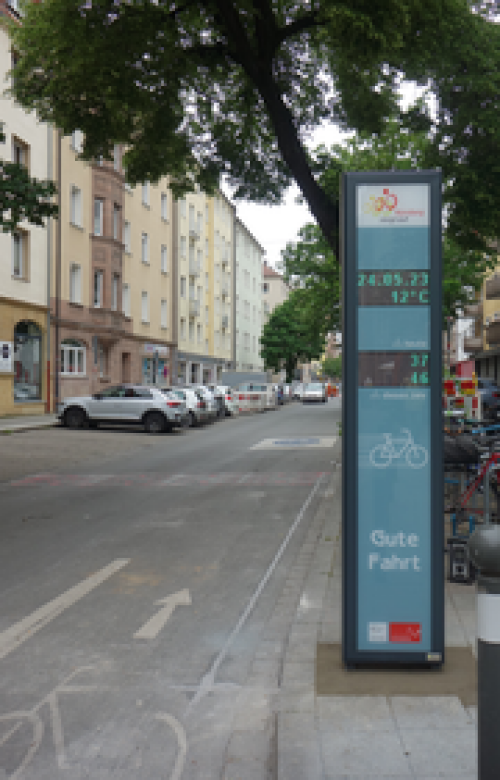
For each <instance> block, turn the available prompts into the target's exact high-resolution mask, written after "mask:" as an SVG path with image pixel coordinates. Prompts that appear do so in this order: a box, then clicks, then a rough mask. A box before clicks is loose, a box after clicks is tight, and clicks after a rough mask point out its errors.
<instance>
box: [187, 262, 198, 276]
mask: <svg viewBox="0 0 500 780" xmlns="http://www.w3.org/2000/svg"><path fill="white" fill-rule="evenodd" d="M199 275H200V265H199V263H198V262H197V261H196V260H193V259H192V258H189V276H199Z"/></svg>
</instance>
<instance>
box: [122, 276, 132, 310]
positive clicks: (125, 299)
mask: <svg viewBox="0 0 500 780" xmlns="http://www.w3.org/2000/svg"><path fill="white" fill-rule="evenodd" d="M122 312H123V313H124V315H125V317H130V285H128V284H122Z"/></svg>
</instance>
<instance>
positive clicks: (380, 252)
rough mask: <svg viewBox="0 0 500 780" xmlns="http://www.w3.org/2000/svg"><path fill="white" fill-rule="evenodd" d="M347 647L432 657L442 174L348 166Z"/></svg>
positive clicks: (438, 516) (439, 554) (348, 660)
mask: <svg viewBox="0 0 500 780" xmlns="http://www.w3.org/2000/svg"><path fill="white" fill-rule="evenodd" d="M341 227H342V263H343V296H344V302H343V303H344V305H343V317H344V324H343V338H344V344H343V353H344V377H343V381H344V392H343V425H342V442H343V544H344V563H343V581H344V594H343V595H344V601H343V657H344V663H345V664H346V665H347V666H356V665H362V664H363V663H370V664H371V663H380V664H400V663H404V664H412V663H414V664H422V663H427V664H440V663H442V661H443V653H444V571H443V567H444V562H443V500H442V489H443V473H442V455H441V435H442V419H441V333H442V320H441V175H440V173H438V172H430V171H422V172H391V173H384V172H371V173H352V174H345V175H344V176H343V181H342V220H341Z"/></svg>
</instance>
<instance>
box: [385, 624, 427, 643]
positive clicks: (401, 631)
mask: <svg viewBox="0 0 500 780" xmlns="http://www.w3.org/2000/svg"><path fill="white" fill-rule="evenodd" d="M421 641H422V626H421V625H420V623H389V642H415V643H417V644H418V642H421Z"/></svg>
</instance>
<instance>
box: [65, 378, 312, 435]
mask: <svg viewBox="0 0 500 780" xmlns="http://www.w3.org/2000/svg"><path fill="white" fill-rule="evenodd" d="M294 399H297V400H302V401H304V402H305V401H321V402H323V403H326V401H327V393H326V389H325V386H324V385H323V384H322V383H321V382H313V383H308V384H300V385H297V386H296V387H295V388H293V387H292V385H289V384H272V383H269V384H262V383H252V382H246V383H243V384H241V385H240V386H239V387H236V388H231V387H228V386H224V385H209V386H207V385H190V386H186V387H181V386H175V387H168V388H166V387H162V388H159V387H155V386H150V385H133V384H121V385H116V386H114V387H109V388H107V389H106V390H103V391H102V392H100V393H96V394H94V395H90V396H78V397H74V398H67V399H65V400H64V401H62V403H60V404H59V409H58V417H59V419H60V421H61V423H62V424H63V425H65V426H66V427H67V428H72V429H78V428H85V427H91V428H97V427H99V426H100V425H106V426H108V425H123V424H126V425H131V424H132V425H138V426H142V427H143V428H144V430H145V431H146V432H147V433H151V434H160V433H164V432H170V431H172V430H174V429H182V428H192V427H196V426H200V425H203V424H206V423H209V422H214V421H215V420H218V419H224V418H226V417H231V416H234V415H237V414H244V413H249V412H262V411H270V410H276V409H278V408H279V407H280V406H282V405H284V404H285V403H288V402H290V401H292V400H294Z"/></svg>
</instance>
